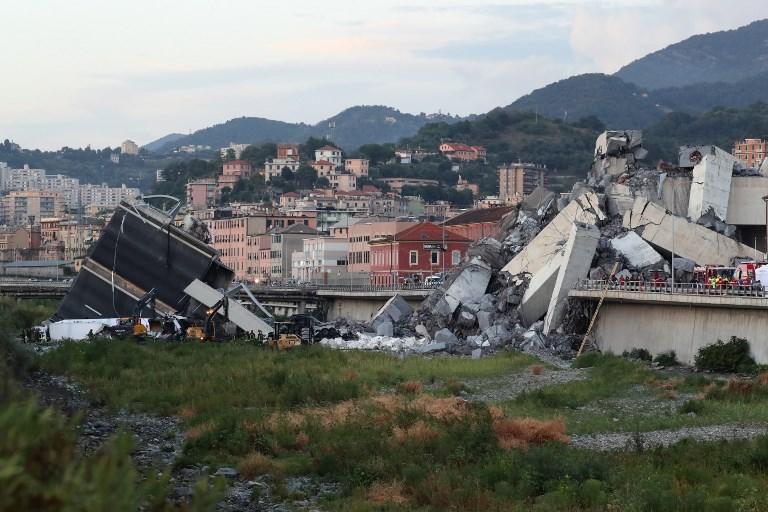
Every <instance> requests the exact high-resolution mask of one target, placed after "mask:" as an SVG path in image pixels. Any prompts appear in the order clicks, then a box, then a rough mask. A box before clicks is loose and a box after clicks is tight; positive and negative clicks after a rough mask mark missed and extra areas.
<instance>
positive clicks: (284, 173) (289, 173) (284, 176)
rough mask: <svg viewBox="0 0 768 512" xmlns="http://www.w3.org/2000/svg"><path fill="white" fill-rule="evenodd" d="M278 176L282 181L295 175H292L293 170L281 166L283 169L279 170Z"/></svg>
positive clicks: (289, 179)
mask: <svg viewBox="0 0 768 512" xmlns="http://www.w3.org/2000/svg"><path fill="white" fill-rule="evenodd" d="M280 177H281V178H282V179H283V180H284V181H293V179H294V178H295V176H294V175H293V171H292V170H290V169H289V168H288V167H283V169H282V170H281V171H280Z"/></svg>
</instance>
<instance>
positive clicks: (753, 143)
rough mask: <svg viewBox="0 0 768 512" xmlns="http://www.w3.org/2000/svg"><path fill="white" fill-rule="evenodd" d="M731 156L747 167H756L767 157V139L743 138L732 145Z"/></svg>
mask: <svg viewBox="0 0 768 512" xmlns="http://www.w3.org/2000/svg"><path fill="white" fill-rule="evenodd" d="M733 156H735V157H736V158H737V159H738V160H741V161H742V162H743V163H744V164H745V165H746V166H747V167H753V168H757V167H760V164H762V163H763V160H765V158H766V157H768V139H744V140H742V141H738V142H736V143H734V145H733Z"/></svg>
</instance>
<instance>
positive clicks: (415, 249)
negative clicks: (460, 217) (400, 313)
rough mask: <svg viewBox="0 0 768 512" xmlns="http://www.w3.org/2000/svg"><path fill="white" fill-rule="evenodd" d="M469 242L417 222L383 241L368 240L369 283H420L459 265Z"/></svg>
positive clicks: (439, 227) (436, 227)
mask: <svg viewBox="0 0 768 512" xmlns="http://www.w3.org/2000/svg"><path fill="white" fill-rule="evenodd" d="M471 243H472V241H471V240H469V239H468V238H465V237H463V236H461V235H457V234H456V233H453V232H451V231H448V230H447V229H444V228H443V227H441V226H437V225H436V224H432V223H431V222H420V223H418V224H416V225H412V226H410V227H409V228H407V229H405V230H403V231H401V232H399V233H397V234H396V235H395V236H388V237H386V238H383V239H377V240H371V241H370V242H369V245H370V247H371V271H370V272H371V282H372V283H373V284H379V285H393V284H396V283H402V282H403V280H405V279H413V280H416V281H419V282H423V281H424V279H425V278H426V277H428V276H430V275H433V274H436V273H438V272H443V271H447V270H450V269H452V268H453V267H455V266H457V265H459V264H461V261H462V260H463V259H464V257H465V256H466V253H467V249H468V248H469V245H470V244H471Z"/></svg>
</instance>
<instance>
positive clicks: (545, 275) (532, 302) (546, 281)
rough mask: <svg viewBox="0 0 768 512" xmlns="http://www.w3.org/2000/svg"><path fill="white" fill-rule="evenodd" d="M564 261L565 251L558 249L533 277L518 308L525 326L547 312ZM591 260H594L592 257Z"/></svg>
mask: <svg viewBox="0 0 768 512" xmlns="http://www.w3.org/2000/svg"><path fill="white" fill-rule="evenodd" d="M562 261H563V253H562V251H558V252H557V253H556V254H555V255H554V256H552V257H551V258H550V259H549V261H548V262H547V264H546V265H545V266H544V267H542V268H540V269H539V270H538V271H537V272H536V273H535V274H533V276H532V277H531V281H530V282H529V283H528V288H526V290H525V293H524V294H523V300H522V301H521V302H520V307H519V308H518V310H517V311H518V313H519V314H520V321H521V323H522V324H523V325H524V326H526V327H529V326H530V325H531V324H532V323H534V322H536V321H537V320H539V319H540V318H541V317H543V316H544V315H545V314H546V313H547V308H548V307H549V302H550V299H551V298H552V292H554V290H555V283H556V282H557V274H558V273H559V272H560V265H561V264H562ZM590 261H592V260H591V258H590Z"/></svg>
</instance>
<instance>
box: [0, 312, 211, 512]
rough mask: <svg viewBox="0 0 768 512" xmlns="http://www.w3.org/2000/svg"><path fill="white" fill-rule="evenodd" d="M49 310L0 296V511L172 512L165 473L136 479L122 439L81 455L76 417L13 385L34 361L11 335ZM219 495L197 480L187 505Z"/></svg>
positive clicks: (198, 506)
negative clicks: (141, 511)
mask: <svg viewBox="0 0 768 512" xmlns="http://www.w3.org/2000/svg"><path fill="white" fill-rule="evenodd" d="M53 309H54V308H53V305H52V304H51V303H49V302H45V301H43V302H35V301H15V300H12V299H9V298H5V297H1V298H0V325H2V326H3V329H2V331H0V432H2V435H0V489H2V492H0V510H35V511H41V512H43V511H73V512H75V511H78V512H79V511H86V512H101V511H103V510H115V511H121V512H122V511H125V512H128V511H135V510H140V509H141V510H147V511H170V510H176V509H177V507H176V506H174V505H173V504H171V503H170V502H167V501H166V494H167V489H168V478H169V473H168V472H167V471H164V469H163V468H158V470H159V471H150V472H149V473H148V474H146V475H142V476H140V475H139V474H138V473H137V471H136V469H135V467H134V465H133V463H132V461H131V450H132V442H131V439H130V437H128V436H126V435H118V436H117V437H115V438H113V439H111V440H109V441H107V442H106V443H105V444H104V446H102V447H101V448H100V449H99V450H98V451H97V452H96V453H94V454H92V455H90V456H88V457H83V456H82V454H81V453H80V452H79V449H78V447H77V434H76V431H75V428H76V426H77V423H78V421H79V417H77V416H75V417H73V418H66V417H65V416H64V415H62V414H61V413H59V412H57V411H55V410H53V409H50V408H45V407H42V406H41V405H40V404H38V402H37V401H36V399H35V397H33V396H29V395H28V393H27V392H26V391H25V390H24V389H23V388H22V387H21V386H20V385H19V383H18V381H19V379H22V378H24V377H25V375H26V373H27V372H28V371H29V370H31V369H32V367H33V366H34V364H35V362H34V360H33V357H32V355H31V353H30V352H28V351H27V350H26V349H25V348H24V347H22V346H20V345H18V344H17V343H16V342H15V341H14V339H13V336H14V335H15V334H16V333H17V332H18V331H19V330H22V329H27V328H29V327H31V326H33V325H35V324H37V323H39V322H40V321H42V320H44V319H45V318H46V317H48V316H49V315H50V314H51V313H52V312H53ZM219 495H220V494H218V493H216V492H211V490H210V489H209V488H208V487H207V485H204V483H201V484H200V485H198V486H197V487H196V488H195V489H194V497H193V499H192V500H191V502H190V504H189V507H187V510H190V511H191V510H195V511H203V510H213V509H214V508H215V503H216V501H217V497H218V496H219Z"/></svg>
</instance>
